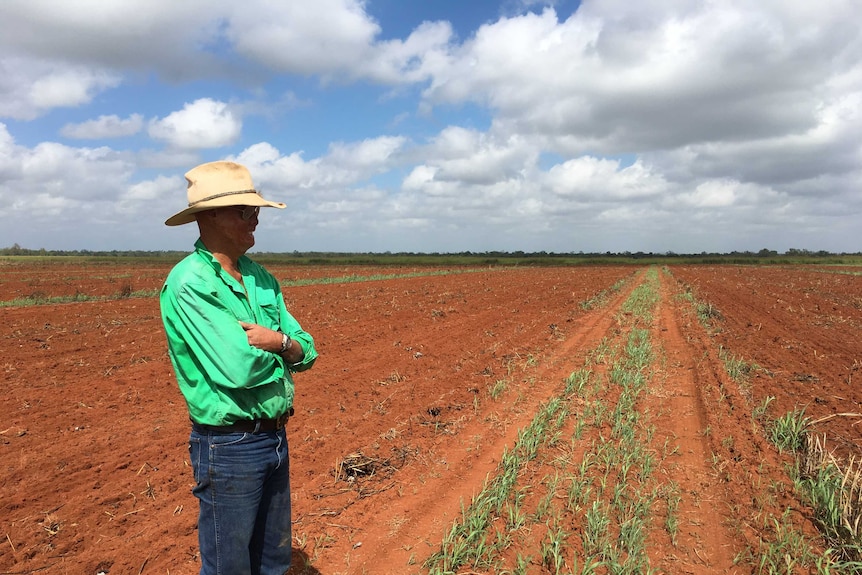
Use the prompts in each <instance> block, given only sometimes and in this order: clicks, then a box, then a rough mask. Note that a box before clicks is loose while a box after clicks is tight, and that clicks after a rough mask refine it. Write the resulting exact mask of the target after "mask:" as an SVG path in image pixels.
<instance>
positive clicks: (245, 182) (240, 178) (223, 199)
mask: <svg viewBox="0 0 862 575" xmlns="http://www.w3.org/2000/svg"><path fill="white" fill-rule="evenodd" d="M186 180H187V181H188V183H189V187H188V192H187V193H188V199H189V207H187V208H186V209H184V210H183V211H181V212H179V213H177V214H174V215H173V216H171V217H169V218H168V219H167V220H165V225H166V226H179V225H182V224H187V223H189V222H193V221H195V214H196V213H197V212H202V211H204V210H211V209H213V208H223V207H225V206H269V207H272V208H284V207H285V205H284V204H283V203H281V202H270V201H269V200H265V199H263V197H262V196H261V195H260V192H258V191H257V190H255V189H254V184H253V183H252V181H251V174H249V172H248V169H246V167H245V166H243V165H241V164H237V163H234V162H209V163H208V164H201V165H200V166H198V167H196V168H192V169H191V170H189V171H188V173H186Z"/></svg>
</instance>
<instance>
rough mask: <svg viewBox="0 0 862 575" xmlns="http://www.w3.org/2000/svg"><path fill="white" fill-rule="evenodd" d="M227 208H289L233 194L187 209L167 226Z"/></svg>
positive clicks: (252, 197) (249, 196)
mask: <svg viewBox="0 0 862 575" xmlns="http://www.w3.org/2000/svg"><path fill="white" fill-rule="evenodd" d="M226 206H260V207H262V208H278V209H284V208H286V207H287V206H286V205H285V204H283V203H281V202H271V201H269V200H265V199H263V198H262V197H261V196H260V195H259V194H256V193H254V192H248V193H244V194H232V195H227V196H222V197H220V198H214V199H212V200H209V201H207V202H204V203H201V204H198V205H196V206H192V207H190V208H186V209H184V210H183V211H181V212H179V213H176V214H174V215H172V216H171V217H169V218H168V219H167V220H165V225H166V226H181V225H183V224H188V223H191V222H193V221H195V214H196V213H198V212H204V211H206V210H212V209H215V208H224V207H226Z"/></svg>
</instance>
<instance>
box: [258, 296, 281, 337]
mask: <svg viewBox="0 0 862 575" xmlns="http://www.w3.org/2000/svg"><path fill="white" fill-rule="evenodd" d="M257 305H258V307H259V308H260V322H259V323H260V325H263V326H265V327H268V328H269V329H274V330H278V329H279V328H280V327H281V326H280V325H279V319H280V318H281V314H280V313H279V311H278V298H277V297H276V294H275V292H273V291H271V290H261V291H260V292H258V294H257Z"/></svg>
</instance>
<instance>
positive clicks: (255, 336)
mask: <svg viewBox="0 0 862 575" xmlns="http://www.w3.org/2000/svg"><path fill="white" fill-rule="evenodd" d="M239 325H241V326H242V329H244V330H245V336H246V337H247V338H248V344H249V345H251V346H253V347H256V348H258V349H262V350H263V351H268V352H271V353H278V352H279V351H281V334H280V333H279V332H277V331H275V330H272V329H269V328H268V327H263V326H262V325H258V324H256V323H246V322H244V321H241V322H239Z"/></svg>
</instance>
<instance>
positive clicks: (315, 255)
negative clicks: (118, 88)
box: [0, 243, 862, 260]
mask: <svg viewBox="0 0 862 575" xmlns="http://www.w3.org/2000/svg"><path fill="white" fill-rule="evenodd" d="M187 254H188V251H177V250H110V251H108V250H46V249H45V248H39V249H29V248H24V247H21V246H20V245H18V244H17V243H16V244H13V245H12V246H10V247H5V248H0V256H43V257H44V256H74V257H121V258H126V257H127V258H136V257H149V258H181V257H184V256H185V255H187ZM253 254H254V255H256V256H264V257H290V258H295V259H306V260H307V259H328V258H350V257H357V256H359V257H362V256H365V257H374V258H378V257H379V258H386V257H415V258H422V257H441V256H450V257H463V258H473V257H479V258H504V259H505V258H515V259H525V258H528V259H537V258H538V259H543V258H585V259H590V258H626V259H655V258H669V259H672V258H758V259H762V258H779V257H785V258H791V259H795V258H805V259H809V258H834V257H841V256H844V257H862V252H855V253H848V252H841V253H835V252H829V251H826V250H817V251H813V250H807V249H798V248H790V249H788V250H787V251H785V252H783V253H779V252H778V251H776V250H770V249H767V248H763V249H761V250H759V251H757V252H753V251H731V252H699V253H676V252H672V251H667V252H661V253H656V252H643V251H638V252H630V251H624V252H610V251H608V252H583V251H578V252H547V251H544V250H542V251H538V252H524V251H520V250H518V251H513V252H506V251H485V252H474V251H462V252H391V251H385V252H300V251H293V252H253Z"/></svg>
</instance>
